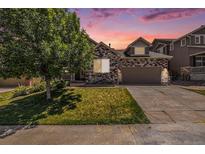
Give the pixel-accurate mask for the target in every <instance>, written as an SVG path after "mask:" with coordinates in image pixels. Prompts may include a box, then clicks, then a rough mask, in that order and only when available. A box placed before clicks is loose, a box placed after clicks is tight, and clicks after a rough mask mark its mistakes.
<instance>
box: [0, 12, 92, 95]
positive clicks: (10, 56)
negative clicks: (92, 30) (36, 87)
mask: <svg viewBox="0 0 205 154" xmlns="http://www.w3.org/2000/svg"><path fill="white" fill-rule="evenodd" d="M91 59H92V47H91V45H90V43H89V41H88V35H87V34H86V32H85V30H83V29H81V28H80V19H79V18H78V17H77V15H76V14H75V13H71V12H68V10H66V9H0V64H1V66H0V76H1V77H4V78H10V77H18V78H20V77H22V76H25V77H27V78H32V77H41V78H42V79H44V80H45V81H46V83H47V84H46V85H47V99H50V98H51V96H50V81H51V80H52V79H55V78H57V77H59V76H60V75H61V74H62V73H63V72H62V71H63V68H67V69H68V71H69V72H70V73H75V72H76V71H78V70H82V69H84V70H85V69H87V68H88V67H89V66H90V62H91Z"/></svg>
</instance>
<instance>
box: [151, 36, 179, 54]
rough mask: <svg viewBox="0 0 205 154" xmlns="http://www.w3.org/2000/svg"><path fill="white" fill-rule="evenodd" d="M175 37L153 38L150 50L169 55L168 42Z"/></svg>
mask: <svg viewBox="0 0 205 154" xmlns="http://www.w3.org/2000/svg"><path fill="white" fill-rule="evenodd" d="M174 40H175V39H154V40H153V42H152V47H151V50H152V51H154V52H157V53H161V54H166V55H169V52H170V43H172V42H173V41H174Z"/></svg>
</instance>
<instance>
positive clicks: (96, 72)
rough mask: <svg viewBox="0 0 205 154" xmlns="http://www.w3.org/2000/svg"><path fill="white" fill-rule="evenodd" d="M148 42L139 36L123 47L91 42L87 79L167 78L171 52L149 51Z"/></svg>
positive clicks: (116, 81) (147, 81) (142, 80)
mask: <svg viewBox="0 0 205 154" xmlns="http://www.w3.org/2000/svg"><path fill="white" fill-rule="evenodd" d="M150 47H151V44H150V43H149V42H148V41H147V40H145V39H144V38H142V37H140V38H138V39H136V40H135V41H133V42H132V43H131V44H129V45H128V46H127V48H126V49H125V50H123V51H118V50H115V49H113V48H111V47H110V46H108V45H106V44H105V43H103V42H100V43H98V44H96V45H95V51H94V55H95V58H94V60H93V63H92V66H91V68H90V70H89V71H87V72H86V81H87V82H88V83H111V84H161V83H167V82H168V81H169V74H168V70H167V68H168V61H169V60H170V59H171V58H172V56H168V55H165V54H161V53H155V52H151V51H150Z"/></svg>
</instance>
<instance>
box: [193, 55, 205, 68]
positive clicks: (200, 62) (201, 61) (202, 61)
mask: <svg viewBox="0 0 205 154" xmlns="http://www.w3.org/2000/svg"><path fill="white" fill-rule="evenodd" d="M195 64H196V66H205V56H196V58H195Z"/></svg>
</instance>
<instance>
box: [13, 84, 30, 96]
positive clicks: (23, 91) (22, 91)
mask: <svg viewBox="0 0 205 154" xmlns="http://www.w3.org/2000/svg"><path fill="white" fill-rule="evenodd" d="M28 94H29V91H28V87H26V86H19V87H17V88H15V90H14V94H13V97H18V96H24V95H28Z"/></svg>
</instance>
